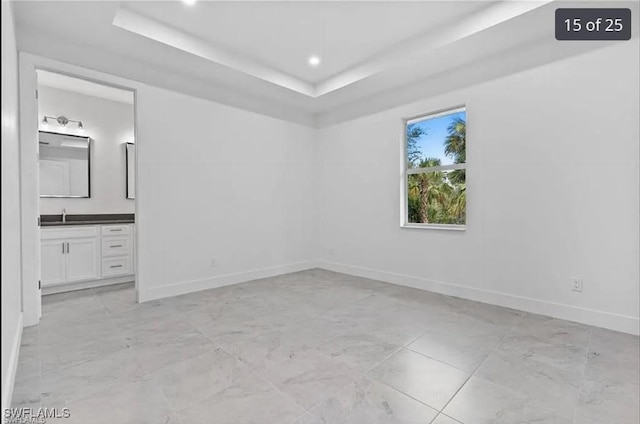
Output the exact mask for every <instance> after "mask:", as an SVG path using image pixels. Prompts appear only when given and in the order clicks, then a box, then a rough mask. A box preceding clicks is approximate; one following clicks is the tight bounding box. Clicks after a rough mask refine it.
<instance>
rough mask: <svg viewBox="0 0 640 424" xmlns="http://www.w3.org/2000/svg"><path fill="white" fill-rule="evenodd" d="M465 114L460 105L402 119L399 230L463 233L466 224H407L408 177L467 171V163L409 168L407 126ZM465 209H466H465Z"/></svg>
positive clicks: (465, 108)
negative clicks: (460, 170) (460, 113)
mask: <svg viewBox="0 0 640 424" xmlns="http://www.w3.org/2000/svg"><path fill="white" fill-rule="evenodd" d="M463 111H464V112H465V115H466V113H467V105H466V104H461V105H457V106H453V107H448V108H446V109H439V110H437V111H435V112H431V113H425V114H420V115H416V116H412V117H409V118H403V119H402V136H401V140H402V141H401V144H402V145H401V147H400V152H401V154H400V228H409V229H422V230H448V231H465V230H466V229H467V224H466V221H465V224H464V225H460V224H431V223H428V224H423V223H419V222H409V199H408V194H409V175H412V174H424V173H428V172H438V171H452V170H456V169H464V170H465V171H466V169H467V161H466V160H465V163H454V164H450V165H441V166H433V167H427V168H409V166H408V160H407V125H410V124H412V123H415V122H422V121H425V120H427V119H433V118H439V117H442V116H446V115H451V114H454V113H457V112H463ZM465 121H466V119H465ZM465 209H466V208H465Z"/></svg>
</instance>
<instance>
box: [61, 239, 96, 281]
mask: <svg viewBox="0 0 640 424" xmlns="http://www.w3.org/2000/svg"><path fill="white" fill-rule="evenodd" d="M98 274H99V273H98V239H97V238H77V239H68V240H67V282H69V283H71V282H73V281H81V280H95V279H96V278H98Z"/></svg>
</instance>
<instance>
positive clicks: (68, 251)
mask: <svg viewBox="0 0 640 424" xmlns="http://www.w3.org/2000/svg"><path fill="white" fill-rule="evenodd" d="M67 253H69V242H67Z"/></svg>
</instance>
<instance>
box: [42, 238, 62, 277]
mask: <svg viewBox="0 0 640 424" xmlns="http://www.w3.org/2000/svg"><path fill="white" fill-rule="evenodd" d="M65 250H66V247H65V241H64V240H42V242H41V243H40V279H41V280H42V286H43V287H44V286H48V285H52V284H60V283H64V282H65V281H66V276H65V269H66V255H65V254H64V251H65Z"/></svg>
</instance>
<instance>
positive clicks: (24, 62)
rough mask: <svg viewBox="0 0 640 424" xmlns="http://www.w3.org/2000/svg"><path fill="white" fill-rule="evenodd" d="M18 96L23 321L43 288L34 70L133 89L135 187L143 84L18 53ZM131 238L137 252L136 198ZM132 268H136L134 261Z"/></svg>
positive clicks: (138, 286)
mask: <svg viewBox="0 0 640 424" xmlns="http://www.w3.org/2000/svg"><path fill="white" fill-rule="evenodd" d="M18 60H19V100H20V105H19V106H20V120H19V126H20V220H21V222H20V238H21V245H20V251H21V268H22V311H23V314H24V315H23V316H24V321H23V324H24V326H25V327H28V326H32V325H36V324H38V323H39V322H40V316H41V314H42V289H41V287H40V285H39V281H40V226H39V216H40V195H39V193H40V190H39V181H38V126H39V119H38V99H37V97H36V96H37V89H38V81H37V76H36V71H37V70H43V71H50V72H55V73H58V74H62V75H66V76H70V77H74V78H79V79H83V80H87V81H91V82H95V83H97V84H102V85H106V86H110V87H114V88H119V89H122V90H128V91H131V92H132V93H133V115H134V116H133V126H134V129H133V134H134V139H135V142H136V160H135V190H136V194H138V193H139V192H140V190H138V186H139V181H140V178H139V175H138V174H139V171H138V169H139V167H138V163H139V157H140V144H139V142H140V139H139V137H138V92H139V90H140V89H141V88H142V87H144V85H143V84H141V83H139V82H135V81H131V80H127V79H125V78H120V77H117V76H114V75H110V74H107V73H103V72H99V71H94V70H91V69H87V68H83V67H81V66H76V65H71V64H68V63H64V62H60V61H57V60H53V59H49V58H45V57H42V56H37V55H33V54H30V53H25V52H20V53H19V59H18ZM135 217H136V219H135V221H136V224H135V233H136V234H135V238H134V245H133V249H134V257H135V258H140V255H138V240H139V237H138V234H139V228H140V225H139V223H140V199H139V196H137V195H136V199H135ZM136 269H140V267H139V266H137V267H136ZM145 289H146V287H145V286H144V285H143V284H142V283H141V281H140V277H139V274H138V273H136V276H135V292H136V301H137V302H138V301H140V298H141V297H143V298H144V296H141V293H146V290H145Z"/></svg>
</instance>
